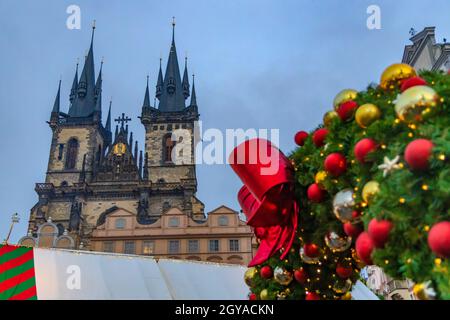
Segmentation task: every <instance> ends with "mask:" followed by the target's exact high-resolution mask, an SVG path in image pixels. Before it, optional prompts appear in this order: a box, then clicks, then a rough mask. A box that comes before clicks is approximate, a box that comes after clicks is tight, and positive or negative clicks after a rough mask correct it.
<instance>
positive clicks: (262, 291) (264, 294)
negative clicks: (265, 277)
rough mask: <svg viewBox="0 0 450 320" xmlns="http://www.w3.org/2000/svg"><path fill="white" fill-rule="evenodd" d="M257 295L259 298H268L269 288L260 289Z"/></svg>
mask: <svg viewBox="0 0 450 320" xmlns="http://www.w3.org/2000/svg"><path fill="white" fill-rule="evenodd" d="M259 297H260V298H261V300H270V295H269V290H267V289H262V290H261V292H260V293H259Z"/></svg>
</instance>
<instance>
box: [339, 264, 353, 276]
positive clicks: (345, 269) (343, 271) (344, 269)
mask: <svg viewBox="0 0 450 320" xmlns="http://www.w3.org/2000/svg"><path fill="white" fill-rule="evenodd" d="M352 273H353V268H352V267H351V266H344V265H342V264H340V263H338V264H337V266H336V274H337V275H338V276H339V277H340V278H342V279H347V278H350V276H351V275H352Z"/></svg>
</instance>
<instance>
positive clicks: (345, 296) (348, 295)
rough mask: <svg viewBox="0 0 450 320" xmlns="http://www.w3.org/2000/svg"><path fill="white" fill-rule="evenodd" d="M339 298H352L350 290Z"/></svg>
mask: <svg viewBox="0 0 450 320" xmlns="http://www.w3.org/2000/svg"><path fill="white" fill-rule="evenodd" d="M341 300H352V294H351V293H350V292H346V293H345V294H344V295H343V296H342V297H341Z"/></svg>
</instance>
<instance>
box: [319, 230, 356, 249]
mask: <svg viewBox="0 0 450 320" xmlns="http://www.w3.org/2000/svg"><path fill="white" fill-rule="evenodd" d="M325 244H326V245H327V247H328V248H330V249H331V250H333V251H336V252H342V251H345V250H347V249H348V248H350V246H351V245H352V237H347V236H340V235H339V234H337V233H336V232H334V231H330V232H328V233H327V234H326V235H325Z"/></svg>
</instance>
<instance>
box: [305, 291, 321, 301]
mask: <svg viewBox="0 0 450 320" xmlns="http://www.w3.org/2000/svg"><path fill="white" fill-rule="evenodd" d="M305 300H320V296H319V295H318V294H317V293H315V292H307V293H306V296H305Z"/></svg>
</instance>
